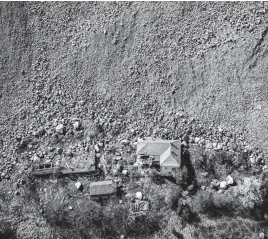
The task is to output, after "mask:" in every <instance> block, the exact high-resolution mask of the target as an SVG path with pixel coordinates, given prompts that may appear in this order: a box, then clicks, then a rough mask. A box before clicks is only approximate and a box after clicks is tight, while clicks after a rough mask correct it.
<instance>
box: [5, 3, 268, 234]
mask: <svg viewBox="0 0 268 239" xmlns="http://www.w3.org/2000/svg"><path fill="white" fill-rule="evenodd" d="M267 11H268V4H267V3H266V2H245V3H244V2H228V3H227V2H219V3H218V2H155V3H153V2H144V3H141V2H111V3H110V2H98V3H97V2H72V3H71V2H54V3H53V2H23V3H22V2H21V3H19V2H16V3H15V2H13V3H11V2H10V3H1V4H0V21H1V22H0V136H1V138H0V150H1V154H0V161H1V167H0V175H1V179H4V180H3V181H4V182H2V183H3V185H4V186H3V185H2V186H3V187H6V191H7V192H10V193H9V194H8V195H9V196H10V195H17V196H19V195H20V193H21V192H19V189H17V188H16V182H17V180H20V181H19V185H21V182H22V178H23V177H22V175H23V170H25V171H27V170H28V169H29V168H30V166H31V164H32V163H33V162H40V161H53V162H56V163H59V164H61V165H64V166H78V165H80V166H81V167H83V166H85V165H87V164H88V163H89V164H90V163H91V162H89V160H88V159H89V158H90V159H92V158H93V156H92V154H91V153H92V152H93V149H94V143H99V144H100V145H102V146H101V147H103V150H104V151H105V152H107V154H108V155H109V153H110V154H111V155H113V156H115V157H119V158H120V160H121V159H123V158H124V159H125V158H131V157H132V158H135V154H134V152H135V147H134V146H135V143H136V142H137V140H138V138H143V137H146V136H155V137H160V138H165V139H174V138H182V141H188V139H187V140H185V139H186V138H187V137H189V140H190V150H192V149H193V148H194V147H200V148H202V150H205V149H209V150H210V149H214V150H215V151H217V152H222V151H223V152H224V153H226V152H227V154H226V155H227V156H228V153H230V152H231V153H230V154H231V155H232V157H233V158H232V159H235V160H236V161H239V160H240V159H241V158H239V157H240V156H241V154H240V153H241V152H247V153H248V156H250V157H248V158H247V160H249V161H250V165H251V166H252V165H253V166H254V165H255V164H257V166H256V168H257V169H256V170H255V171H256V172H257V173H256V174H258V175H259V174H260V172H262V170H263V171H265V170H266V168H267V156H266V155H265V154H262V151H264V152H265V151H266V148H267V140H266V139H267V136H266V135H267V133H268V130H267V127H266V126H267V123H268V120H267V117H266V116H267V113H268V108H267V103H268V102H267V100H268V99H267V91H268V81H267V80H266V75H268V74H267V73H268V68H267V64H266V63H267V57H268V55H267V44H268V41H267V39H268V38H267V33H268V28H267V20H266V19H267ZM97 134H98V138H97V139H96V138H94V135H97ZM95 140H97V142H95ZM122 140H123V141H124V142H125V143H126V144H127V145H128V146H127V147H125V146H124V145H121V144H120V142H122ZM192 146H193V147H192ZM199 150H200V149H199ZM202 150H201V151H202ZM119 151H120V152H119ZM202 152H203V151H202ZM192 155H194V152H192ZM226 155H224V156H226ZM218 156H219V155H216V156H215V158H217V160H218V159H219V158H218ZM227 156H226V157H227ZM193 157H194V159H193V160H194V161H195V160H196V161H198V160H199V159H200V155H198V153H197V155H194V156H193ZM195 157H196V158H195ZM219 157H220V156H219ZM241 157H242V156H241ZM227 158H228V157H227ZM235 160H233V161H235ZM215 161H216V160H215ZM226 161H227V160H226ZM235 163H236V165H235V166H236V167H237V168H236V169H237V170H238V169H239V170H240V166H241V165H240V164H241V163H240V162H238V163H237V162H235ZM224 167H225V166H224ZM224 167H223V168H224ZM243 167H244V166H243ZM254 167H255V166H254ZM252 168H253V167H252ZM225 169H226V168H224V169H223V170H222V169H220V170H219V171H220V174H219V178H221V179H222V178H224V177H225V176H227V174H228V172H227V171H226V170H225ZM202 170H203V169H202ZM206 170H207V171H208V169H207V168H206ZM239 170H238V171H239ZM243 170H244V168H242V169H241V170H240V171H239V172H242V174H243V172H244V171H243ZM216 171H217V170H216ZM253 171H254V170H252V172H253ZM255 171H254V172H253V174H254V173H255ZM222 172H223V173H222ZM198 173H199V175H197V176H200V177H201V176H202V173H205V172H203V171H202V172H201V171H200V172H198ZM225 174H226V175H225ZM240 176H241V175H240ZM240 176H239V177H237V178H235V179H241V178H240ZM211 179H212V178H208V179H205V180H204V182H203V181H202V180H203V179H202V180H201V181H200V182H201V183H203V184H204V185H203V186H205V184H206V186H209V183H210V182H211ZM8 180H11V181H9V182H8ZM242 181H243V180H242ZM250 182H251V181H250ZM43 183H44V182H43ZM201 183H200V185H199V186H201ZM254 183H256V182H255V181H254V180H253V182H252V184H254ZM256 184H257V186H259V184H258V182H257V183H256ZM26 185H28V184H26ZM61 186H62V185H58V184H57V187H58V188H56V186H55V187H54V188H53V187H51V185H50V186H49V185H47V184H46V183H44V185H43V184H42V183H41V184H40V185H38V187H37V188H38V190H39V189H40V192H39V191H38V190H37V191H38V192H39V194H40V198H42V195H43V194H44V195H45V192H41V191H42V188H43V187H47V188H49V190H48V191H49V192H52V191H53V190H55V191H57V189H59V190H58V191H59V195H58V196H59V197H61V196H62V195H61V191H60V190H63V191H64V190H65V189H64V187H61ZM257 186H256V187H257ZM241 187H242V186H241ZM55 188H56V189H55ZM248 188H249V189H250V187H248ZM52 189H53V190H52ZM50 190H51V191H50ZM66 190H67V189H66ZM72 190H73V189H70V191H71V193H70V194H75V193H76V191H75V192H73V191H72ZM153 190H155V191H153ZM161 190H162V188H161V189H159V188H156V189H152V191H153V192H154V193H155V192H156V194H157V193H158V192H160V191H161ZM53 192H54V191H53ZM64 192H65V191H64ZM68 193H69V192H68ZM154 193H152V194H153V195H155V194H154ZM39 194H38V195H39ZM62 194H63V193H62ZM244 194H245V195H246V194H247V193H244ZM244 194H243V195H244ZM223 195H225V194H223ZM50 196H51V198H52V199H53V200H54V201H55V202H57V201H58V198H56V199H55V198H53V197H52V196H53V193H50ZM162 196H163V195H162ZM219 197H221V196H219ZM52 199H51V201H53V200H52ZM160 199H161V200H162V199H163V198H160ZM160 199H159V200H160ZM161 200H160V202H159V204H161V202H162V201H163V200H162V201H161ZM198 200H199V199H198ZM198 200H197V201H198ZM204 200H205V199H204ZM215 200H216V199H215ZM47 201H49V200H47ZM63 201H64V200H63ZM74 201H75V200H74ZM70 202H71V200H70ZM14 203H15V201H14ZM35 203H36V202H35ZM90 203H91V202H90ZM90 203H89V204H90ZM162 203H163V202H162ZM74 204H75V203H74ZM33 205H34V206H33ZM33 205H32V204H30V203H29V204H28V206H29V208H31V210H33V211H34V209H33V208H34V207H39V206H40V202H39V201H38V203H36V204H34V203H33ZM36 205H38V206H36ZM81 205H82V204H81ZM31 206H32V207H31ZM158 206H159V205H158ZM155 207H156V206H155ZM156 208H157V209H156V211H159V210H160V209H161V207H160V206H159V208H160V209H159V208H158V207H156ZM162 208H163V207H162ZM39 209H40V208H38V209H36V211H39ZM29 210H30V209H29ZM79 210H81V212H82V211H83V210H85V209H84V208H82V207H81V208H79ZM167 210H170V209H167ZM74 211H75V210H74ZM230 211H232V210H230ZM34 212H35V211H34ZM75 212H77V211H75ZM79 212H80V211H79ZM163 212H164V210H163ZM168 212H169V211H168ZM202 213H203V212H202ZM25 215H27V213H25ZM38 215H39V214H38ZM174 215H175V214H174ZM239 215H240V214H239ZM109 216H111V215H110V214H109ZM158 216H159V217H161V214H159V215H158ZM232 216H233V215H232ZM111 217H112V216H111ZM41 218H42V220H45V219H44V218H43V217H41ZM174 218H175V219H174V221H176V220H177V217H176V216H174ZM153 219H154V216H152V220H153ZM171 219H172V218H171ZM46 220H48V219H46ZM48 221H49V220H48ZM50 221H52V222H53V220H50ZM159 221H161V220H160V219H159ZM176 222H177V221H176ZM16 223H17V224H18V222H16ZM42 223H43V221H42V222H40V225H42ZM152 224H154V221H153V222H152ZM18 225H20V226H21V228H23V224H22V225H21V224H18ZM163 225H164V224H163ZM163 225H161V227H160V228H162V229H163V228H165V226H163ZM171 225H172V227H171V228H173V226H174V225H173V224H171ZM252 225H253V224H252ZM254 225H255V224H254ZM87 226H88V225H87ZM40 227H41V226H40ZM21 228H17V227H16V230H17V235H20V236H21V237H24V236H25V235H24V234H23V233H24V232H23V230H22V229H21ZM46 228H47V230H50V229H51V228H50V227H49V229H48V227H46ZM162 229H161V230H162ZM51 230H52V229H51ZM122 230H123V229H122ZM124 230H125V229H124ZM161 230H160V232H162V231H161ZM163 230H164V229H163ZM170 230H171V231H172V230H173V229H170ZM181 230H182V229H179V231H181ZM213 230H214V229H213ZM213 230H212V231H213ZM29 231H31V230H29ZM134 231H135V230H134ZM201 231H202V230H201ZM203 231H204V230H203ZM160 232H159V235H158V236H159V238H161V236H162V235H163V234H161V233H160ZM57 233H58V232H57ZM59 233H60V232H59ZM96 233H97V234H96V235H98V236H100V238H101V236H102V234H98V233H99V232H98V230H97V232H96ZM100 233H102V232H100ZM114 233H116V232H114ZM120 233H121V231H120ZM122 233H123V232H122ZM169 233H171V232H168V233H167V234H169ZM44 234H46V233H44ZM67 234H68V233H67ZM186 234H187V233H186ZM74 235H77V234H74ZM164 235H166V234H164ZM116 236H118V235H117V234H115V237H116ZM149 237H150V235H149ZM204 237H205V238H206V236H204ZM24 238H27V237H26V236H25V237H24ZM30 238H31V236H30ZM32 238H33V237H32ZM133 238H135V237H134V236H133ZM193 238H195V237H193Z"/></svg>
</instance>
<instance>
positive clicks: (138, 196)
mask: <svg viewBox="0 0 268 239" xmlns="http://www.w3.org/2000/svg"><path fill="white" fill-rule="evenodd" d="M136 198H137V199H139V200H142V193H141V192H136Z"/></svg>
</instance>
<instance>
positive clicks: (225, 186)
mask: <svg viewBox="0 0 268 239" xmlns="http://www.w3.org/2000/svg"><path fill="white" fill-rule="evenodd" d="M220 188H221V189H227V182H226V181H222V182H221V183H220Z"/></svg>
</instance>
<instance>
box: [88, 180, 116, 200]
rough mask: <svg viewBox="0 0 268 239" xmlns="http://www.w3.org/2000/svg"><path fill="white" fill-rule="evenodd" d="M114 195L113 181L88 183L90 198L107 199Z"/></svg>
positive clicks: (114, 186)
mask: <svg viewBox="0 0 268 239" xmlns="http://www.w3.org/2000/svg"><path fill="white" fill-rule="evenodd" d="M115 193H116V185H115V184H114V183H113V181H99V182H92V183H90V197H91V198H101V197H109V196H111V195H114V194H115Z"/></svg>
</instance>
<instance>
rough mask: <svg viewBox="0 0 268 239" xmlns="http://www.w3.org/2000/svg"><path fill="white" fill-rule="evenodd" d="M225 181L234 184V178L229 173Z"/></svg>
mask: <svg viewBox="0 0 268 239" xmlns="http://www.w3.org/2000/svg"><path fill="white" fill-rule="evenodd" d="M226 183H227V184H228V185H233V184H234V179H233V178H232V177H231V176H230V175H228V176H227V177H226Z"/></svg>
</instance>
